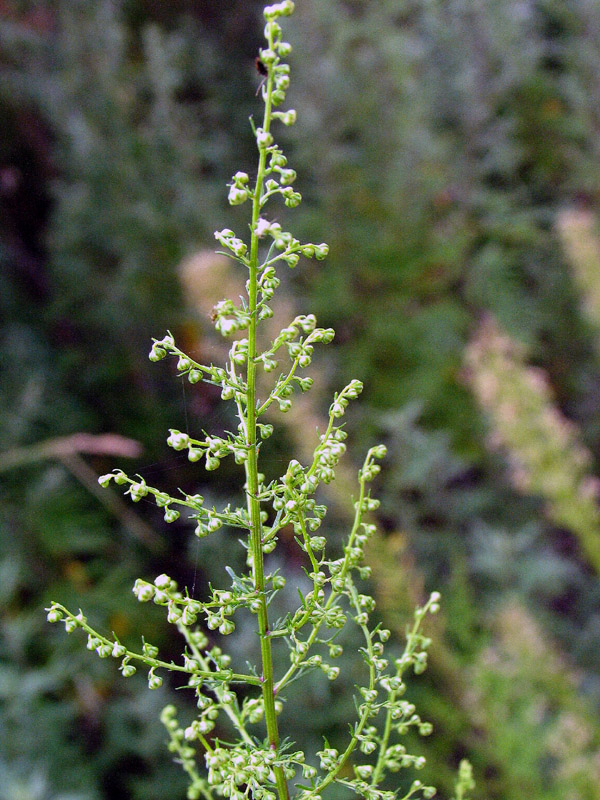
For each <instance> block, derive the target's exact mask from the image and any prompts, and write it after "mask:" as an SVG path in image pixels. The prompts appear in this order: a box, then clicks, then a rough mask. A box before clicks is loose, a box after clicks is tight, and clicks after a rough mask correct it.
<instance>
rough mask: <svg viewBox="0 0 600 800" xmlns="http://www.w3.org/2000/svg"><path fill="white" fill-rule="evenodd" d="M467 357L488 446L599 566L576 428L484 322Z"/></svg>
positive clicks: (594, 511) (513, 348) (585, 461)
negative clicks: (502, 457)
mask: <svg viewBox="0 0 600 800" xmlns="http://www.w3.org/2000/svg"><path fill="white" fill-rule="evenodd" d="M466 361H467V365H468V368H469V376H470V381H471V385H472V387H473V390H474V392H475V394H476V396H477V399H478V400H479V402H480V404H481V406H482V408H483V409H484V410H485V411H486V412H487V415H488V417H489V419H490V423H491V435H490V437H489V440H490V443H491V445H492V446H493V447H496V448H501V449H503V450H504V451H505V452H506V455H507V457H508V461H509V465H510V471H509V474H510V479H511V481H512V483H513V485H514V486H515V487H516V488H517V489H518V490H519V491H521V492H523V493H525V494H533V495H539V496H540V497H542V498H544V500H545V501H546V507H547V512H548V515H549V517H550V518H551V519H552V520H554V522H556V523H557V524H559V525H562V526H564V527H565V528H567V529H568V530H570V531H572V533H573V534H575V536H577V538H578V540H579V542H580V544H581V547H582V550H583V552H584V554H585V556H586V557H587V559H588V560H589V562H590V563H591V564H592V566H593V567H594V568H595V569H596V570H597V571H600V511H599V509H598V481H597V479H595V478H594V477H593V476H592V475H591V474H590V467H591V463H592V458H591V455H590V453H589V452H588V450H587V449H586V448H585V446H584V445H583V443H582V442H581V438H580V435H579V432H578V430H577V428H576V426H575V425H573V424H572V423H571V422H570V421H569V420H567V419H566V418H565V417H564V416H563V415H562V414H561V412H560V411H559V409H558V408H557V407H556V403H555V400H554V397H553V395H552V391H551V389H550V386H549V385H548V381H547V379H546V376H545V375H544V373H543V372H542V371H541V370H540V369H537V368H535V367H531V366H528V365H527V363H526V361H525V354H524V351H523V348H522V347H520V346H519V345H518V343H516V342H515V341H513V340H512V339H510V338H509V337H508V336H506V334H504V333H503V332H502V331H501V330H500V329H499V327H498V326H497V324H496V323H495V322H494V321H493V320H491V319H488V320H487V321H485V322H484V323H483V324H482V325H481V327H480V329H479V331H478V333H477V335H476V336H475V338H474V339H473V341H472V342H471V344H470V345H469V347H468V348H467V353H466Z"/></svg>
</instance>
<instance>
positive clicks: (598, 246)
mask: <svg viewBox="0 0 600 800" xmlns="http://www.w3.org/2000/svg"><path fill="white" fill-rule="evenodd" d="M557 228H558V232H559V235H560V238H561V241H562V244H563V248H564V251H565V254H566V256H567V259H568V262H569V265H570V267H571V270H572V273H573V278H574V281H575V284H576V286H577V289H578V291H579V295H580V297H581V306H582V310H583V313H584V315H585V317H586V318H587V320H588V322H589V324H590V325H591V327H592V328H593V330H594V333H595V334H596V337H597V338H596V348H597V349H598V350H600V238H599V237H598V230H597V224H596V220H595V218H594V215H593V214H592V213H591V212H589V211H585V210H583V209H575V208H573V209H568V210H565V211H562V212H561V213H560V214H559V215H558V218H557Z"/></svg>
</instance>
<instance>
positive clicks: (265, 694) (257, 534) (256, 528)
mask: <svg viewBox="0 0 600 800" xmlns="http://www.w3.org/2000/svg"><path fill="white" fill-rule="evenodd" d="M272 91H273V75H272V73H270V74H269V77H268V80H267V89H266V97H265V114H264V122H263V129H264V130H265V131H268V130H269V126H270V123H271V94H272ZM259 152H260V156H259V163H258V174H257V177H256V185H255V188H254V197H253V203H252V239H251V245H250V280H249V288H248V303H249V311H250V325H249V328H248V365H247V379H248V405H247V409H246V413H247V440H248V442H247V443H248V459H247V461H246V483H247V492H248V513H249V516H250V523H251V533H250V546H251V551H252V571H253V578H254V588H255V590H256V593H257V595H258V599H259V602H260V608H259V612H258V632H259V636H260V652H261V659H262V698H263V706H264V711H265V722H266V726H267V737H268V739H269V745H270V747H271V749H272V750H273V751H275V752H276V751H277V750H278V749H279V730H278V727H277V716H276V714H275V693H274V681H273V655H272V652H271V639H270V635H269V633H270V632H269V616H268V609H267V599H266V594H265V575H264V559H263V549H262V546H263V542H262V523H261V520H260V502H259V500H258V450H257V429H256V326H257V322H258V310H257V307H258V237H257V236H256V223H257V222H258V218H259V216H260V201H261V196H262V190H263V184H264V179H265V169H266V159H267V151H266V148H265V147H261V148H260V151H259ZM274 773H275V780H276V784H277V791H278V793H279V800H289V792H288V786H287V781H286V779H285V775H284V773H283V769H282V768H281V767H275V768H274Z"/></svg>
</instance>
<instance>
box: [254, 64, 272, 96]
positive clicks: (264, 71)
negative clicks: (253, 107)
mask: <svg viewBox="0 0 600 800" xmlns="http://www.w3.org/2000/svg"><path fill="white" fill-rule="evenodd" d="M254 66H255V67H256V71H257V72H258V74H259V75H262V76H263V77H262V81H261V82H260V83H259V84H258V89H257V90H256V94H257V95H258V93H259V92H260V90H261V89H262V87H263V86H264V85H265V81H266V80H267V75H268V74H269V71H268V69H267V68H266V67H265V65H264V63H263V62H262V61H261V60H260V56H256V58H255V59H254Z"/></svg>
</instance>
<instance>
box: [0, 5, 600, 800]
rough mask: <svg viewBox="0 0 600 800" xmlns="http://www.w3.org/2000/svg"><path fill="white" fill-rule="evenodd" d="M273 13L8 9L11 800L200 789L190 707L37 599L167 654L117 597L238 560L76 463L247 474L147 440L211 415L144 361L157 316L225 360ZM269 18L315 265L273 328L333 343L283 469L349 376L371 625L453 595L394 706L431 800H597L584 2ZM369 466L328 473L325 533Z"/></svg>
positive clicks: (5, 378)
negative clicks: (235, 239)
mask: <svg viewBox="0 0 600 800" xmlns="http://www.w3.org/2000/svg"><path fill="white" fill-rule="evenodd" d="M261 5H262V4H261V3H258V2H254V0H252V2H249V0H227V2H225V1H223V2H209V1H207V2H199V1H198V0H196V1H194V0H173V2H170V3H168V4H167V3H161V2H158V1H157V0H2V2H0V23H1V24H0V114H1V120H2V124H1V125H0V206H1V214H0V310H1V316H2V328H1V330H0V367H1V370H2V372H1V374H2V384H1V390H0V481H1V483H0V506H1V507H0V525H1V531H0V603H1V605H2V610H3V613H2V616H1V618H0V699H1V704H0V785H1V786H2V797H3V799H5V800H116V798H119V800H128V799H129V798H135V799H136V800H150V798H155V797H160V796H166V795H167V794H168V795H169V796H170V797H173V798H175V797H183V796H184V793H185V784H184V781H183V778H182V776H181V775H180V773H179V771H178V769H177V767H176V765H173V764H172V763H171V762H170V757H169V756H168V754H167V753H166V752H165V748H164V746H163V739H164V734H163V732H162V728H161V726H160V725H159V723H158V722H157V718H158V710H159V708H160V707H161V706H162V705H164V704H166V703H167V702H168V701H169V700H170V698H172V697H173V696H174V697H175V700H176V701H177V702H178V703H179V704H180V705H184V706H185V703H186V698H185V697H182V693H177V695H175V693H174V689H175V687H170V688H169V687H166V686H165V687H164V688H163V689H161V690H160V691H159V692H156V693H148V692H147V690H146V687H145V681H144V680H143V679H140V680H139V681H137V680H136V679H131V680H130V681H129V682H127V683H124V682H123V681H122V680H120V676H118V674H117V673H116V671H115V670H114V668H113V667H114V665H112V664H106V662H100V661H98V660H97V659H96V658H92V657H91V656H90V655H89V654H88V653H87V652H86V651H85V650H84V649H82V647H81V642H78V641H73V640H72V639H70V638H69V639H67V638H66V637H64V635H62V634H61V632H59V631H56V632H55V631H54V629H50V628H48V626H47V625H46V624H45V621H44V614H43V611H42V609H43V607H44V605H45V604H47V602H48V600H49V599H50V598H51V597H52V598H55V599H60V600H61V601H63V602H66V603H67V604H68V605H71V606H74V607H77V606H79V605H81V606H83V607H85V609H86V613H88V614H89V615H90V617H93V619H94V622H95V623H96V625H98V626H100V627H104V628H106V629H109V630H114V631H115V632H116V633H117V634H118V635H119V636H120V637H122V638H123V639H124V640H127V641H128V642H130V643H132V644H135V643H137V642H138V641H139V636H140V634H146V635H148V636H150V635H151V637H152V641H156V642H157V643H158V644H160V645H161V647H162V648H163V650H164V652H165V655H166V656H169V655H170V654H171V653H173V654H175V653H176V652H177V650H176V648H177V646H178V643H177V642H176V641H174V640H173V638H172V634H171V632H169V630H167V625H166V622H165V621H164V619H163V618H162V615H161V614H160V612H159V611H158V610H157V609H154V611H152V609H148V607H144V609H143V611H144V613H143V614H141V613H140V611H139V608H138V606H137V605H136V603H135V601H134V599H133V598H132V597H131V595H130V588H131V585H132V583H133V581H134V579H135V578H136V577H137V576H144V577H152V576H153V575H154V574H158V572H162V571H164V570H166V571H167V572H169V573H170V574H172V575H173V576H174V577H176V578H177V579H178V580H179V581H180V582H182V583H187V584H188V585H190V586H192V585H194V587H195V590H196V591H201V589H202V587H203V586H205V585H206V581H207V579H208V577H209V576H210V575H213V576H214V577H215V579H216V578H218V576H219V575H220V574H222V565H223V564H224V563H226V560H227V558H228V556H227V555H226V551H227V549H228V547H229V544H230V542H229V541H228V539H227V536H224V537H221V538H220V539H214V540H213V539H211V540H210V541H209V542H208V543H203V544H202V547H200V548H199V547H198V546H197V543H196V542H190V536H189V533H190V531H189V530H187V529H186V527H185V526H184V525H181V526H179V527H178V526H177V525H172V526H170V527H169V529H168V531H167V530H165V527H164V523H163V522H162V519H161V517H160V516H157V514H156V509H154V510H153V508H152V507H151V506H150V505H148V506H147V507H146V508H144V507H142V506H136V507H135V508H134V509H132V507H129V506H126V505H124V504H122V503H120V502H119V501H118V500H117V499H115V498H112V499H106V498H107V497H110V496H109V495H108V494H107V493H104V496H99V495H98V493H97V491H96V490H95V476H96V475H97V474H98V473H101V472H105V471H107V470H109V469H111V468H113V467H114V466H115V465H116V464H118V463H123V459H127V461H126V463H127V466H128V468H129V470H130V471H139V472H140V473H141V474H143V475H144V477H146V478H151V479H152V482H153V483H155V484H159V485H164V486H165V487H166V488H170V489H171V490H175V489H176V487H178V486H182V487H189V486H197V487H198V489H199V490H201V491H202V493H203V494H205V495H208V496H212V497H214V498H215V499H216V500H218V498H219V496H220V495H226V494H227V492H228V491H229V489H230V488H231V487H233V486H237V484H236V480H237V477H238V476H237V475H236V473H235V470H232V471H230V472H227V471H226V470H224V469H221V470H220V471H219V473H218V479H216V478H215V477H214V474H212V473H211V475H209V476H205V475H204V474H202V475H200V476H198V475H197V474H196V469H195V468H192V466H191V465H189V464H188V463H187V462H186V461H185V459H184V460H181V459H180V457H178V456H177V455H176V454H173V453H171V452H170V451H168V449H167V448H166V446H165V444H164V438H165V434H166V429H167V427H169V426H171V427H179V428H181V429H185V428H186V427H188V426H189V428H190V430H192V429H198V428H201V427H206V428H215V427H216V428H219V427H221V428H223V427H226V426H227V419H226V417H224V411H223V409H222V406H221V404H220V402H219V399H218V396H217V395H215V394H213V393H211V392H210V391H208V390H206V389H203V390H198V388H197V387H196V388H194V389H193V390H192V388H191V387H187V388H186V387H185V386H180V385H179V384H178V382H177V381H176V380H174V376H173V374H172V372H169V370H168V369H166V368H163V367H162V366H161V367H156V366H153V365H151V364H149V362H148V361H147V359H146V355H147V351H148V345H149V341H150V338H151V337H152V336H162V335H163V333H164V331H165V329H166V328H167V327H169V328H170V329H172V330H173V331H174V333H175V334H176V337H177V339H178V341H179V342H181V343H182V344H183V346H184V349H185V348H187V349H188V350H190V351H191V352H193V353H194V354H199V355H200V356H202V357H204V358H209V359H210V358H217V357H218V356H219V352H220V351H222V347H223V345H222V343H219V342H218V341H216V340H215V339H214V337H213V336H212V334H211V333H210V330H209V328H210V324H209V314H210V309H211V306H212V305H213V303H214V302H216V300H218V299H220V296H219V293H220V292H223V290H225V291H224V293H227V292H232V293H234V294H235V293H236V289H235V287H236V286H237V285H238V284H239V276H237V275H235V274H233V273H232V272H231V270H230V268H229V267H228V266H225V265H224V264H223V263H222V262H221V261H220V260H219V259H218V258H217V259H215V258H214V257H213V256H211V255H210V251H211V250H212V249H213V239H212V231H213V230H214V229H215V228H216V227H223V226H224V225H229V226H231V227H235V226H236V224H237V225H238V226H239V224H240V220H241V219H243V217H242V216H241V215H240V214H239V212H238V211H236V210H231V209H229V208H228V207H227V205H226V202H225V191H224V184H225V182H226V181H227V180H228V179H229V177H230V175H231V174H232V173H233V172H234V171H235V170H237V169H247V170H251V169H252V163H253V149H252V138H251V137H250V136H249V135H248V128H247V118H248V116H250V115H251V114H252V113H256V108H257V101H256V99H255V96H254V95H255V92H256V87H257V85H258V81H259V76H258V75H257V74H256V72H255V69H254V61H253V59H254V56H255V54H256V51H257V48H258V46H259V44H260V34H261V25H260V17H259V11H260V7H261ZM288 30H289V38H290V40H291V41H292V43H293V44H294V54H293V59H292V68H293V77H294V80H293V82H292V90H291V93H290V101H291V104H292V105H293V106H294V107H295V108H296V109H297V110H298V114H299V122H298V124H297V126H296V127H295V128H294V129H292V130H291V132H286V141H285V143H284V145H285V147H286V148H287V151H288V154H289V156H290V159H291V162H292V164H293V166H294V167H295V168H296V169H297V170H298V173H299V175H300V183H299V184H298V186H299V188H300V189H301V191H302V192H303V195H304V198H305V201H304V203H303V205H302V206H301V207H300V209H299V210H298V211H296V212H294V215H293V220H294V221H293V223H292V226H293V231H294V233H295V234H296V235H298V236H299V237H300V238H303V239H312V238H316V240H317V241H320V240H321V239H323V238H324V239H326V240H327V241H328V242H329V243H330V245H331V256H330V258H329V259H328V261H327V262H326V264H325V266H324V267H323V266H322V265H316V266H315V265H313V264H312V263H307V264H306V265H304V266H303V267H302V269H301V270H299V271H298V274H296V273H290V274H287V275H284V276H283V277H284V288H283V293H284V297H283V298H282V300H281V301H280V302H281V304H282V307H283V312H282V322H285V315H286V314H292V313H294V311H295V309H297V310H298V311H307V310H308V311H313V310H314V311H316V312H317V314H318V317H319V321H320V323H321V324H325V325H329V324H331V325H333V326H334V327H335V328H336V330H337V338H336V344H335V346H334V349H333V351H330V352H329V353H328V354H327V355H325V356H323V357H322V359H321V361H320V366H319V367H318V368H317V369H318V370H319V372H318V374H317V375H316V378H317V391H316V392H315V393H314V395H313V396H312V397H309V398H306V397H304V398H302V399H301V400H300V401H299V402H298V404H297V406H296V409H295V411H293V412H292V414H291V415H290V416H289V417H285V418H284V419H283V422H284V423H285V426H284V430H283V435H282V436H281V437H280V438H279V440H278V442H274V443H273V444H271V446H270V448H269V450H268V463H267V468H268V470H269V471H271V470H273V471H275V470H276V469H277V468H278V467H279V466H280V465H281V462H282V461H283V460H287V458H288V457H289V453H290V451H291V450H292V449H293V450H294V453H297V452H298V449H300V450H301V449H302V447H306V442H307V440H309V439H310V436H311V435H312V434H313V432H314V429H315V427H316V425H317V424H318V420H319V418H320V415H321V413H322V410H323V407H324V405H325V404H326V402H327V399H326V398H327V394H328V392H329V391H330V390H331V389H333V388H335V387H339V386H340V385H341V384H342V383H343V382H344V381H345V380H348V379H349V378H351V377H360V378H361V379H363V380H364V381H365V384H366V395H364V397H365V399H364V401H363V403H362V404H361V407H360V408H359V409H355V410H354V412H353V417H352V418H351V420H350V421H349V430H351V432H352V437H351V438H352V442H353V445H354V452H355V454H356V458H357V459H358V458H359V457H360V453H361V452H363V451H364V449H365V448H366V446H367V443H372V442H373V440H374V439H382V440H383V441H386V443H387V444H388V447H389V451H390V455H389V457H388V459H387V463H386V465H385V468H384V474H383V475H382V479H381V481H380V484H379V488H380V496H381V500H382V509H381V516H380V522H381V535H380V536H379V537H378V539H377V542H376V543H375V544H374V545H373V547H372V552H371V557H372V560H373V563H374V565H375V569H374V573H373V590H374V592H375V593H376V595H377V597H378V603H379V609H380V613H381V616H382V619H383V621H384V624H386V625H387V626H388V627H391V628H392V629H393V630H394V631H395V632H396V633H397V634H398V635H402V632H403V630H404V625H405V622H406V619H407V614H408V613H409V609H410V608H411V606H412V605H413V604H414V602H417V601H418V600H419V599H420V598H421V597H422V595H423V593H424V592H425V591H426V590H431V589H440V590H441V591H442V593H443V595H444V614H443V619H441V620H440V621H439V622H436V625H435V627H434V630H433V635H434V636H435V641H436V644H435V649H434V651H433V652H432V658H431V667H430V670H429V671H428V672H427V673H426V674H425V676H423V678H422V679H419V680H418V681H416V682H415V684H414V686H413V688H412V693H413V698H414V699H415V701H416V702H418V704H420V708H421V711H422V715H423V716H424V717H425V718H429V719H431V720H432V721H433V722H434V724H435V733H434V734H433V736H432V737H430V738H429V739H427V740H424V741H420V742H418V743H415V747H418V748H420V749H421V751H422V752H423V753H425V754H426V755H427V756H428V767H427V782H437V783H438V785H439V786H440V788H441V790H442V793H443V795H444V796H446V797H448V796H450V794H451V785H452V780H453V771H454V770H455V768H456V765H457V764H458V762H459V760H460V758H462V757H463V756H465V755H468V756H469V757H470V758H471V759H472V761H473V763H474V766H475V773H476V777H477V781H478V789H477V794H476V796H477V797H478V798H489V800H521V798H523V797H526V796H530V797H535V798H536V800H594V798H599V797H600V793H599V792H600V790H599V788H598V787H599V786H600V774H599V773H600V718H599V714H598V711H599V708H600V657H599V655H598V653H600V583H599V580H598V570H599V562H600V558H599V557H598V555H597V554H598V552H599V551H600V518H599V514H598V505H597V504H598V457H599V455H600V355H599V354H600V233H599V231H598V213H599V211H600V209H599V205H600V152H599V149H600V75H599V72H598V68H597V66H598V63H600V7H599V6H598V4H597V2H595V0H575V2H573V3H569V4H565V3H562V2H560V0H495V2H493V3H492V2H490V3H484V2H472V0H400V1H399V0H379V2H376V3H375V2H367V0H300V2H298V3H297V13H296V15H295V16H294V17H293V18H292V19H291V20H290V21H289V23H288ZM280 218H281V220H282V221H284V220H285V219H286V218H287V212H285V210H282V211H281V217H280ZM243 224H245V223H243ZM240 230H241V228H240ZM81 433H86V434H89V435H90V436H89V437H88V438H85V437H84V438H83V439H82V438H81V437H80V436H79V437H77V436H75V437H74V436H73V434H81ZM103 434H104V435H106V434H120V435H121V436H123V437H129V440H120V439H118V438H117V437H115V436H109V437H108V439H107V438H100V439H98V438H95V437H98V436H100V435H103ZM94 435H95V436H94ZM127 442H129V443H127ZM135 442H137V443H139V444H138V445H136V444H135ZM139 447H141V448H143V453H142V455H139V452H138V448H139ZM119 460H121V462H120V461H119ZM354 468H355V465H353V464H352V463H347V464H346V466H345V469H344V471H342V473H341V474H340V475H339V477H338V480H337V481H336V483H335V484H332V486H331V487H330V488H329V498H328V500H329V501H330V502H331V504H332V507H333V508H332V513H331V521H330V525H331V528H332V535H335V533H336V531H335V528H336V527H337V528H341V527H342V526H343V525H344V523H345V520H346V517H345V515H346V514H347V513H348V512H347V506H345V505H344V500H345V495H344V492H346V490H347V487H351V486H352V485H353V484H352V480H353V471H354ZM290 552H291V549H290ZM285 556H286V547H285V544H284V547H283V548H282V552H281V555H280V556H279V557H280V558H285ZM207 567H208V569H207ZM287 569H288V570H291V571H292V572H293V573H294V574H295V575H296V576H297V580H298V582H301V581H302V580H303V576H302V572H301V570H300V565H299V564H298V563H296V562H295V561H294V560H291V559H290V562H289V564H287ZM213 570H214V571H216V574H215V572H214V571H213ZM147 612H150V613H147ZM249 636H250V634H249V632H247V631H246V632H245V631H243V630H242V631H240V632H239V634H238V640H237V643H236V646H239V647H244V646H246V644H248V642H249V641H250V640H249V638H248V637H249ZM352 685H353V679H352V676H351V675H350V676H349V677H348V679H347V683H346V684H345V685H343V686H338V685H337V683H336V685H335V687H331V686H327V687H324V686H323V685H322V684H320V683H319V682H315V684H314V685H312V684H310V685H308V686H305V687H304V689H303V695H302V698H301V701H302V703H303V704H304V707H305V708H306V709H307V713H306V715H305V716H304V717H296V718H294V719H288V720H287V723H286V722H284V724H287V725H288V726H289V729H288V732H289V733H290V734H291V735H293V736H295V737H296V738H300V739H301V740H302V741H303V742H309V743H310V742H312V743H315V742H317V741H318V735H319V731H325V732H326V733H327V735H328V736H329V737H330V739H331V740H332V741H335V739H336V737H339V736H343V735H344V732H345V724H344V719H345V713H346V711H347V705H346V704H347V703H348V702H349V692H350V693H351V690H352ZM309 712H310V713H309ZM189 713H190V714H191V713H192V709H191V708H190V709H189Z"/></svg>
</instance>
